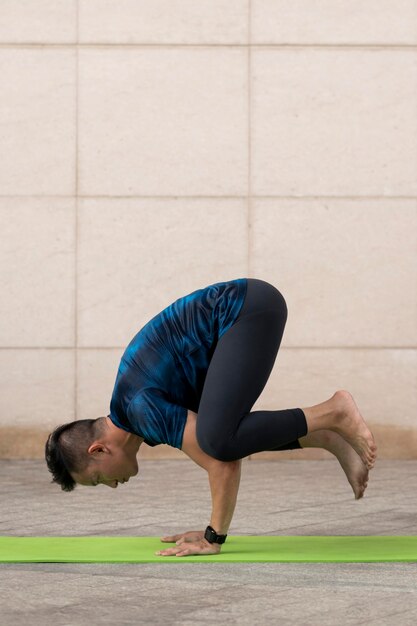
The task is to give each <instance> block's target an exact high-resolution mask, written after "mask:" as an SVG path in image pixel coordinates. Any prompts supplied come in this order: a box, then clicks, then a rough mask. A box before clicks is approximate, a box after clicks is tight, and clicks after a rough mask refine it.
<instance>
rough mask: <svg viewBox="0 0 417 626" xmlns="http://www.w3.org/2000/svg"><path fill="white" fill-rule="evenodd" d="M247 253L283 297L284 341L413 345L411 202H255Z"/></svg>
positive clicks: (415, 210)
mask: <svg viewBox="0 0 417 626" xmlns="http://www.w3.org/2000/svg"><path fill="white" fill-rule="evenodd" d="M250 250H251V251H250V268H251V275H253V276H256V277H259V278H263V279H265V280H269V281H270V282H272V283H273V284H274V285H275V286H276V287H277V288H278V289H280V290H281V291H282V293H283V294H284V296H285V298H286V300H287V305H288V309H289V319H288V322H287V328H286V334H285V337H284V341H285V345H286V346H316V347H325V346H358V347H361V346H375V347H387V346H388V347H397V346H398V347H401V346H403V347H409V346H416V345H417V265H416V251H417V201H415V200H365V199H363V200H359V199H358V200H335V199H322V200H290V199H288V200H284V199H257V200H254V201H253V203H252V209H251V247H250ZM400 251H401V252H400Z"/></svg>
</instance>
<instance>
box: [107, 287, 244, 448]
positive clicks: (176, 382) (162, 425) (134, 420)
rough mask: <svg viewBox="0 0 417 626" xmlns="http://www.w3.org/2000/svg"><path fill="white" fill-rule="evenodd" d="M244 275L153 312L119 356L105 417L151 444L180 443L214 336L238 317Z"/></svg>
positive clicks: (198, 393)
mask: <svg viewBox="0 0 417 626" xmlns="http://www.w3.org/2000/svg"><path fill="white" fill-rule="evenodd" d="M246 289H247V279H246V278H238V279H236V280H231V281H228V282H221V283H214V284H213V285H209V286H208V287H205V288H203V289H198V290H197V291H193V292H192V293H190V294H189V295H187V296H184V297H182V298H179V299H178V300H176V301H175V302H173V303H172V304H171V305H169V306H168V307H167V308H166V309H164V310H163V311H161V313H159V314H158V315H156V316H155V317H153V318H152V319H151V320H150V321H149V322H148V323H147V324H146V325H145V326H144V327H143V328H142V329H141V330H140V331H139V332H138V333H137V334H136V335H135V336H134V337H133V339H132V340H131V342H130V343H129V345H128V346H127V348H126V350H125V352H124V353H123V355H122V358H121V361H120V365H119V369H118V372H117V376H116V382H115V385H114V390H113V394H112V398H111V402H110V415H109V417H110V419H111V421H112V422H113V423H114V424H115V425H116V426H118V427H119V428H123V429H124V430H126V431H128V432H133V433H135V434H136V435H139V436H140V437H143V438H144V440H145V443H147V444H148V445H150V446H156V445H158V444H161V443H166V444H168V445H170V446H172V447H174V448H180V449H181V446H182V438H183V433H184V427H185V423H186V420H187V411H188V409H190V410H191V411H193V412H195V413H197V412H198V407H199V404H200V398H201V394H202V391H203V386H204V380H205V377H206V374H207V369H208V367H209V364H210V360H211V358H212V356H213V352H214V350H215V348H216V345H217V342H218V341H219V339H220V337H221V336H222V335H223V334H224V333H225V332H226V331H227V330H228V329H229V328H230V327H231V326H232V324H233V322H234V321H235V320H236V318H237V317H238V315H239V313H240V310H241V308H242V305H243V301H244V299H245V295H246Z"/></svg>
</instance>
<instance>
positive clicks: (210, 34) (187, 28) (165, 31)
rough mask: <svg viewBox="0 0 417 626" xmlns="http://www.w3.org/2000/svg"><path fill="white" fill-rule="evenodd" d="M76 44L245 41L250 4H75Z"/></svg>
mask: <svg viewBox="0 0 417 626" xmlns="http://www.w3.org/2000/svg"><path fill="white" fill-rule="evenodd" d="M79 6H80V18H79V19H80V31H79V32H80V42H101V43H151V44H155V43H156V44H158V43H159V44H167V43H180V44H182V43H184V44H192V43H199V44H202V43H211V44H216V43H217V44H219V43H227V44H246V43H247V41H248V11H249V0H199V1H198V2H195V0H152V2H149V0H118V2H116V3H115V2H114V1H113V0H80V1H79Z"/></svg>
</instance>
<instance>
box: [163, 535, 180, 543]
mask: <svg viewBox="0 0 417 626" xmlns="http://www.w3.org/2000/svg"><path fill="white" fill-rule="evenodd" d="M180 537H181V535H172V537H161V541H167V542H168V543H175V541H177V539H179V538H180Z"/></svg>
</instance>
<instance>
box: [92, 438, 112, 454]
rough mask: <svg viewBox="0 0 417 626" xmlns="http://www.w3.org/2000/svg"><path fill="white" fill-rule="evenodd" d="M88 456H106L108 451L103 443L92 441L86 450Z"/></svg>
mask: <svg viewBox="0 0 417 626" xmlns="http://www.w3.org/2000/svg"><path fill="white" fill-rule="evenodd" d="M87 452H88V454H93V455H94V456H96V455H97V454H108V453H109V449H108V448H107V446H106V445H104V443H100V442H99V441H94V443H92V444H91V446H90V447H89V448H88V450H87Z"/></svg>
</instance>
